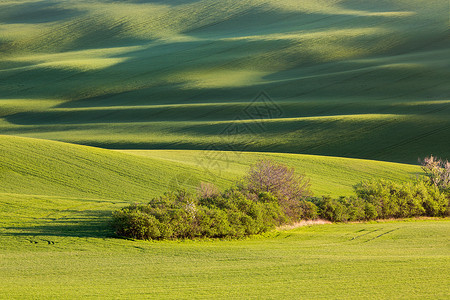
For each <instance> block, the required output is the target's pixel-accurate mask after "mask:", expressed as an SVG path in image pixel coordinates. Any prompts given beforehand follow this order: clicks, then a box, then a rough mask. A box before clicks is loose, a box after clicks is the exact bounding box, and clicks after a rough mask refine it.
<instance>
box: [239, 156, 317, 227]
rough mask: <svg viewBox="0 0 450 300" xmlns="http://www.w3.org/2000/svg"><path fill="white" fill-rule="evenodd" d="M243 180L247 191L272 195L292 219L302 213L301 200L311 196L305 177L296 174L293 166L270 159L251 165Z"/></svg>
mask: <svg viewBox="0 0 450 300" xmlns="http://www.w3.org/2000/svg"><path fill="white" fill-rule="evenodd" d="M244 180H245V182H244V188H245V189H246V190H247V192H249V193H250V194H254V195H260V194H261V193H270V194H272V195H274V196H275V197H276V198H277V199H278V202H279V204H280V205H281V206H282V207H283V208H284V210H285V212H286V214H287V215H288V216H289V217H291V218H293V219H298V218H299V217H300V215H301V213H302V209H301V200H303V199H305V198H307V197H309V196H312V193H311V190H310V186H311V185H310V182H309V179H308V178H307V177H305V176H304V175H300V174H296V173H295V170H294V168H289V167H288V166H285V165H283V164H279V163H276V162H274V161H272V160H261V161H259V162H257V163H256V164H255V165H253V166H251V167H250V170H249V172H248V174H247V176H246V177H245V178H244Z"/></svg>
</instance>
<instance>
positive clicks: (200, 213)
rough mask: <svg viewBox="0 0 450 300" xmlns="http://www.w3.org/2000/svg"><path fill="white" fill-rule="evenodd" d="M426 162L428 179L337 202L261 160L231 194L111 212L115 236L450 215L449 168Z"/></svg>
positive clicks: (203, 194) (364, 187)
mask: <svg viewBox="0 0 450 300" xmlns="http://www.w3.org/2000/svg"><path fill="white" fill-rule="evenodd" d="M431 158H432V159H429V158H428V159H426V160H425V161H424V163H423V169H424V171H425V174H426V175H427V177H423V178H420V179H417V180H415V181H413V182H407V183H403V184H401V183H396V182H391V181H386V180H378V181H371V182H362V183H360V184H358V185H356V186H355V194H356V195H355V196H352V197H339V198H332V197H317V198H315V197H312V193H311V191H310V183H309V180H308V179H307V178H306V177H305V176H303V175H298V174H296V173H295V172H294V169H292V168H289V167H287V166H284V165H281V164H277V163H275V162H272V161H260V162H259V163H257V164H256V165H254V166H252V167H251V169H250V171H249V172H248V174H247V176H246V177H245V178H244V179H243V181H242V182H241V183H240V184H237V185H236V186H235V187H233V188H231V189H229V190H226V191H224V192H219V191H218V189H217V188H216V187H215V186H214V185H212V184H205V183H203V184H201V186H200V188H199V190H198V193H197V194H190V193H187V192H185V191H176V192H169V193H166V194H165V195H164V196H161V197H159V198H155V199H153V200H151V201H150V202H149V203H148V204H145V205H137V204H136V205H131V206H128V207H125V208H123V209H121V210H118V211H116V212H114V214H113V220H114V222H113V224H114V227H115V229H116V233H117V234H118V235H120V236H124V237H129V238H134V239H145V240H152V239H177V238H200V237H208V238H225V237H243V236H247V235H252V234H259V233H263V232H266V231H268V230H271V229H273V228H275V227H276V226H278V225H283V224H290V223H294V222H297V221H300V220H313V219H318V218H321V219H326V220H329V221H333V222H348V221H358V220H375V219H387V218H406V217H416V216H430V217H436V216H438V217H443V216H448V215H449V214H450V211H449V200H450V188H449V180H448V178H449V174H450V167H449V164H448V162H446V163H443V162H442V161H440V160H436V159H434V158H433V157H431ZM436 176H439V178H437V177H436Z"/></svg>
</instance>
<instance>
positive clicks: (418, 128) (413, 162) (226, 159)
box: [0, 0, 450, 299]
mask: <svg viewBox="0 0 450 300" xmlns="http://www.w3.org/2000/svg"><path fill="white" fill-rule="evenodd" d="M449 10H450V4H449V2H448V1H447V0H429V1H424V0H409V1H404V0H382V1H381V0H380V1H369V0H320V1H318V0H302V1H295V0H281V1H276V0H241V1H233V0H221V1H215V0H167V1H161V0H130V1H120V0H80V1H78V0H77V1H75V0H65V1H63V0H49V1H41V0H0V282H1V284H0V299H61V298H63V299H80V298H82V299H85V298H88V299H90V298H113V299H122V298H130V299H136V298H158V299H161V298H178V299H188V298H189V299H190V298H204V299H211V298H234V299H238V298H239V299H241V298H244V299H260V298H265V299H298V298H307V299H324V298H326V299H329V298H355V299H356V298H358V299H361V298H375V299H387V298H388V299H448V298H449V297H450V293H449V292H448V286H449V285H450V276H449V275H448V269H449V266H450V251H449V249H450V247H449V246H450V239H449V236H448V232H449V229H450V223H449V219H448V218H446V219H423V220H403V221H388V222H372V223H355V224H325V225H313V226H305V227H300V228H295V229H291V230H276V231H273V232H269V233H267V234H265V235H262V236H256V237H250V238H247V239H244V240H233V241H226V240H215V241H213V240H201V241H164V242H145V241H131V240H123V239H118V238H116V237H115V236H114V233H113V231H112V229H111V227H110V224H109V222H110V220H111V212H112V211H113V210H115V209H118V208H121V207H124V206H126V205H128V204H130V203H135V202H147V201H148V200H150V199H151V198H152V197H156V196H158V195H161V194H162V193H164V192H166V191H168V190H173V189H176V188H186V189H188V190H190V191H195V188H196V187H197V186H198V184H199V183H200V182H202V181H205V182H212V183H215V184H216V185H217V186H218V187H220V188H221V189H225V188H227V187H229V186H231V185H232V184H233V183H234V182H235V181H236V180H238V179H239V178H240V177H242V176H243V175H244V174H245V172H246V170H248V168H249V166H250V165H251V164H253V163H255V162H256V161H258V160H260V159H267V158H269V159H273V160H275V161H277V162H281V163H284V164H287V165H289V166H292V167H294V168H295V169H296V170H297V171H298V172H300V173H304V174H305V175H307V176H308V177H309V178H310V179H311V184H312V190H313V192H314V193H315V195H318V196H320V195H331V196H339V195H351V194H352V187H353V185H355V184H356V183H358V182H360V181H362V180H368V179H377V178H387V179H390V180H395V181H406V180H408V179H411V178H413V177H415V176H417V175H420V174H421V169H420V167H419V166H418V165H417V160H418V158H420V157H425V156H427V155H430V154H434V155H436V156H439V157H443V158H450V90H449V87H450V81H449V79H448V78H450V72H449V70H450V68H449V67H450V60H449V53H450V38H449Z"/></svg>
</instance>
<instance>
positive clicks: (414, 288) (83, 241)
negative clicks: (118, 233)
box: [0, 220, 450, 299]
mask: <svg viewBox="0 0 450 300" xmlns="http://www.w3.org/2000/svg"><path fill="white" fill-rule="evenodd" d="M449 229H450V223H449V221H448V220H441V221H437V220H431V221H413V222H401V221H399V222H388V223H370V224H337V225H334V224H333V225H315V226H307V227H301V228H297V229H293V230H289V231H282V232H272V233H269V234H267V235H266V236H264V237H258V238H250V239H246V240H239V241H184V242H142V241H127V240H119V239H113V238H106V237H105V236H104V234H103V233H101V232H99V233H97V236H82V235H79V236H76V235H74V233H73V232H71V231H70V230H69V228H68V229H67V230H65V229H62V230H61V231H60V232H58V233H57V234H55V232H51V231H49V230H48V229H42V231H41V232H40V233H39V234H37V233H36V232H33V229H31V228H30V231H28V230H26V229H22V230H21V231H20V232H12V231H11V229H6V230H5V229H2V232H1V234H0V241H1V244H0V257H1V259H0V280H1V282H2V289H1V290H0V297H2V298H10V299H11V298H35V297H39V298H86V297H88V298H98V297H102V298H136V297H139V298H142V297H152V298H158V299H160V298H209V299H210V298H265V299H269V298H270V299H274V298H283V299H291V298H292V299H294V298H295V299H298V298H299V297H300V298H315V299H317V298H330V297H331V298H334V297H339V298H368V297H370V298H408V299H423V298H434V299H445V298H448V296H449V293H448V289H447V287H448V285H449V284H450V276H449V275H448V272H447V270H448V267H449V264H450V252H449V248H448V247H449V242H450V241H449V238H448V231H449ZM49 241H51V243H49Z"/></svg>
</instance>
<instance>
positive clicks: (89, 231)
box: [3, 210, 115, 238]
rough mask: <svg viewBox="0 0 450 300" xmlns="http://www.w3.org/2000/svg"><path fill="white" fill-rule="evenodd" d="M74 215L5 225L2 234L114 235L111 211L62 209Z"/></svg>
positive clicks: (101, 236) (104, 236)
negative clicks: (31, 222) (27, 224)
mask: <svg viewBox="0 0 450 300" xmlns="http://www.w3.org/2000/svg"><path fill="white" fill-rule="evenodd" d="M64 212H67V213H68V214H70V215H75V216H74V217H67V218H66V217H62V218H59V219H53V220H52V219H51V218H42V219H39V220H38V221H37V222H36V223H34V224H30V225H29V226H11V227H5V228H4V229H6V231H5V232H3V234H4V235H9V236H17V237H39V236H54V237H94V238H106V237H114V236H115V235H114V230H113V228H112V226H111V211H83V212H79V211H75V212H74V211H70V210H69V211H64Z"/></svg>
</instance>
